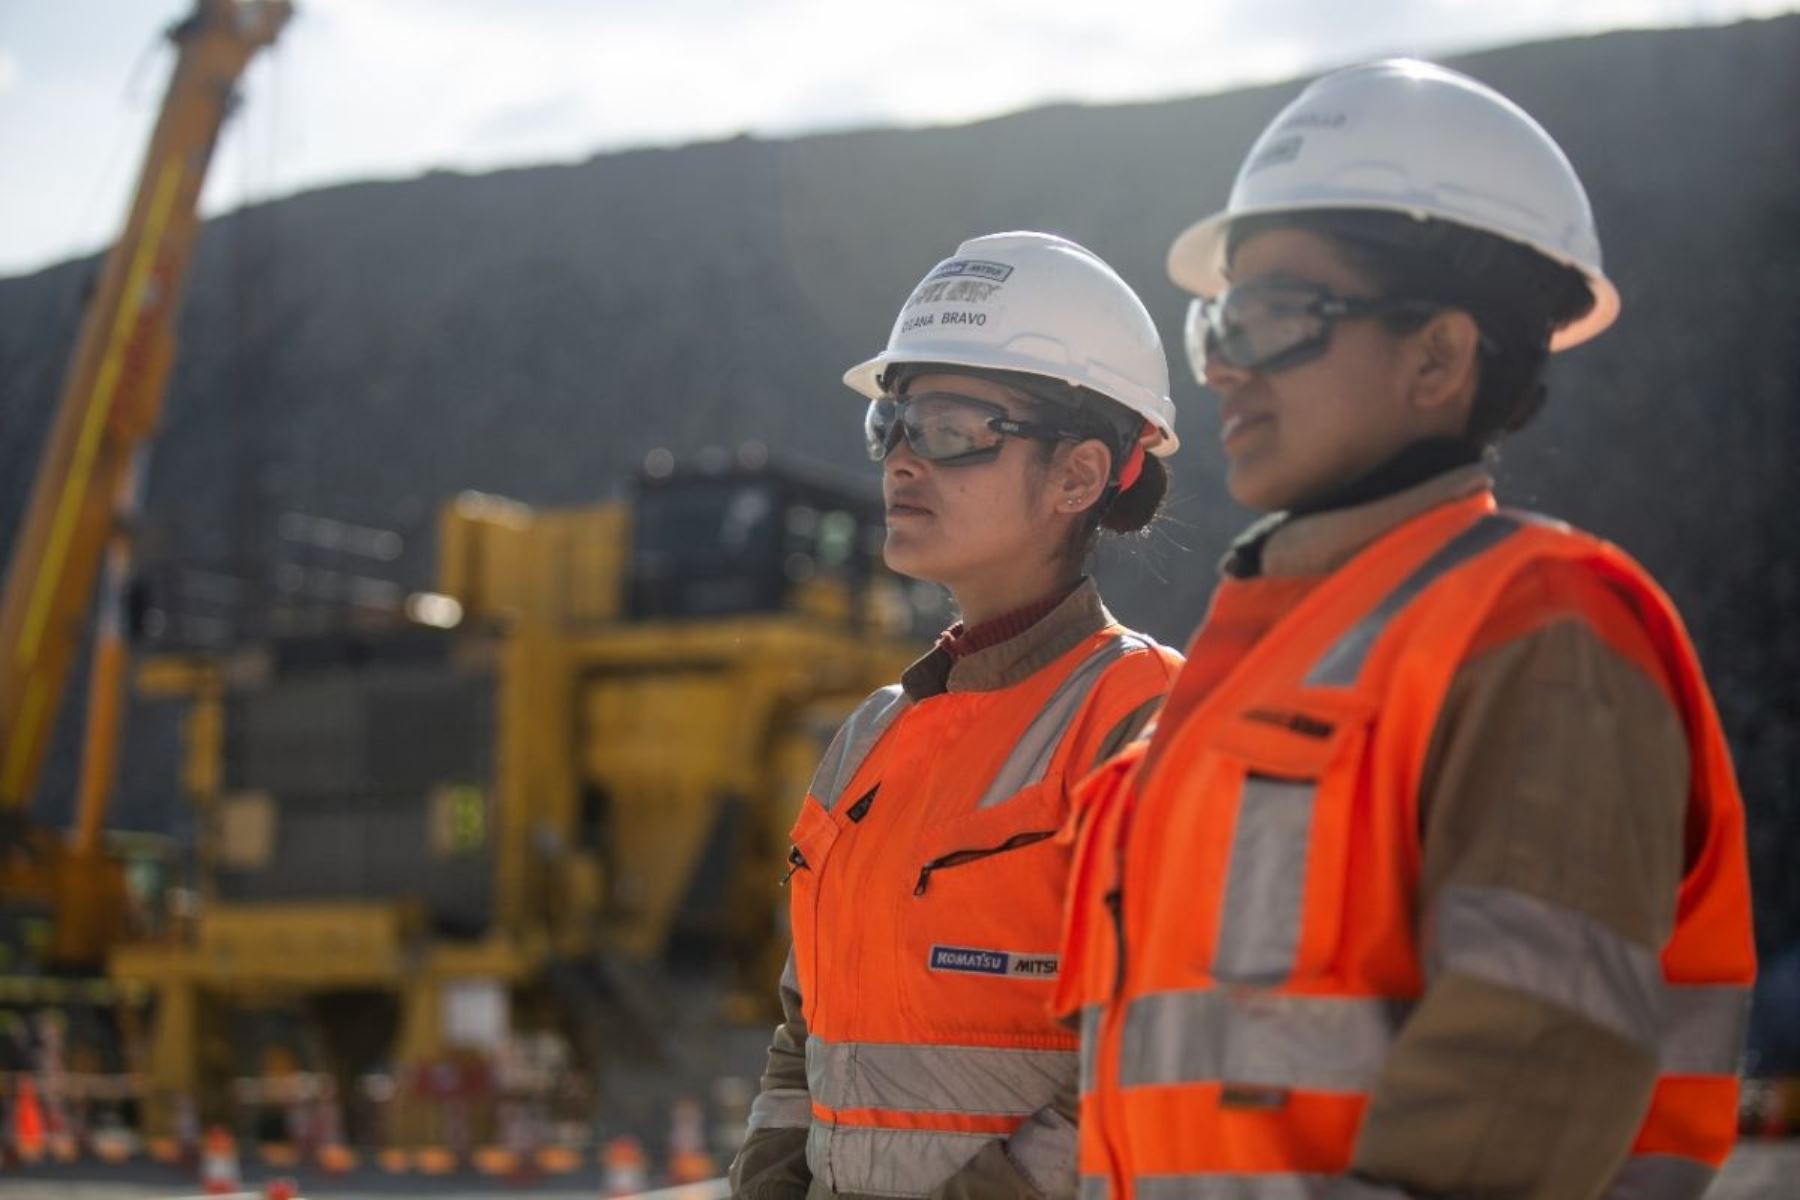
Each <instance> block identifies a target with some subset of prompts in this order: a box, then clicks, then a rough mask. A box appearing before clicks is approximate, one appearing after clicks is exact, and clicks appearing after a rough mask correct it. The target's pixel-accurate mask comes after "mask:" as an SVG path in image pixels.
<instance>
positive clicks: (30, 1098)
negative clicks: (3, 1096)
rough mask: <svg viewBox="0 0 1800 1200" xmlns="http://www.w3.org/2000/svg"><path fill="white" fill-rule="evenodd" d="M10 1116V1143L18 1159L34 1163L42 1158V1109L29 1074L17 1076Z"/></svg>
mask: <svg viewBox="0 0 1800 1200" xmlns="http://www.w3.org/2000/svg"><path fill="white" fill-rule="evenodd" d="M12 1118H13V1119H12V1143H13V1149H14V1151H16V1152H17V1153H18V1155H19V1161H20V1162H24V1163H34V1162H37V1161H39V1160H40V1159H42V1158H43V1157H44V1109H43V1106H42V1105H40V1104H39V1103H38V1098H37V1087H36V1086H35V1085H34V1084H33V1083H32V1082H31V1077H30V1076H29V1075H21V1076H20V1077H19V1087H18V1092H17V1094H16V1095H15V1096H14V1097H13V1114H12Z"/></svg>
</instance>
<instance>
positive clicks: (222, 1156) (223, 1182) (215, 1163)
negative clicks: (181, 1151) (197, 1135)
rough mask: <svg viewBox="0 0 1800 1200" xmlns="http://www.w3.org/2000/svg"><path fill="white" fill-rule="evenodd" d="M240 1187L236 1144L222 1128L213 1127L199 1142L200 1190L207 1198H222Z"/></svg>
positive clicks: (240, 1179) (240, 1180) (241, 1184)
mask: <svg viewBox="0 0 1800 1200" xmlns="http://www.w3.org/2000/svg"><path fill="white" fill-rule="evenodd" d="M242 1186H243V1182H242V1177H241V1176H239V1174H238V1156H237V1144H236V1143H234V1142H233V1141H232V1140H231V1135H230V1134H229V1133H226V1132H225V1130H224V1128H223V1127H222V1126H219V1125H214V1126H213V1127H212V1128H211V1129H208V1130H207V1131H206V1136H205V1137H204V1138H203V1139H201V1142H200V1190H201V1191H202V1192H204V1193H206V1194H207V1195H208V1196H223V1195H225V1194H226V1193H228V1192H235V1191H237V1190H238V1189H239V1188H240V1187H242Z"/></svg>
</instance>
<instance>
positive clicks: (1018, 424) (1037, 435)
mask: <svg viewBox="0 0 1800 1200" xmlns="http://www.w3.org/2000/svg"><path fill="white" fill-rule="evenodd" d="M863 434H864V437H865V438H866V439H867V442H868V447H869V457H870V458H871V459H873V460H875V461H876V462H881V461H883V460H885V459H886V458H887V456H888V455H889V454H891V453H892V452H893V449H894V447H895V446H897V445H899V444H900V439H901V438H902V437H904V438H905V439H906V444H907V445H908V446H910V447H912V452H913V453H914V454H916V455H918V456H919V457H920V458H922V459H924V460H925V461H926V462H931V463H937V464H938V465H939V466H950V467H963V466H974V465H976V464H977V463H984V462H992V461H993V460H994V459H995V458H998V457H999V455H1000V448H1001V446H1002V445H1003V444H1004V443H1005V441H1006V439H1007V438H1009V437H1016V438H1029V439H1031V440H1033V441H1040V442H1060V441H1063V440H1065V439H1067V440H1079V439H1080V438H1081V437H1082V436H1083V435H1082V434H1080V433H1077V432H1076V431H1075V430H1072V429H1068V428H1065V427H1064V426H1061V425H1054V424H1048V423H1045V422H1041V421H1020V420H1017V419H1016V418H1014V417H1013V416H1011V415H1010V414H1009V413H1008V412H1007V411H1006V409H1004V408H1002V407H1001V406H1000V405H998V404H991V403H989V402H988V401H986V400H977V399H975V398H974V397H972V396H961V395H958V394H956V393H955V392H921V393H919V394H917V395H909V396H882V397H880V398H879V399H877V400H873V401H871V402H870V404H869V411H868V413H867V414H866V415H865V416H864V417H863Z"/></svg>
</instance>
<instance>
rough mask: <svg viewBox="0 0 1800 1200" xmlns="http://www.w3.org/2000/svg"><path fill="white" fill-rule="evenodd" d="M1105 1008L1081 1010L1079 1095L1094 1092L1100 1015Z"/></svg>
mask: <svg viewBox="0 0 1800 1200" xmlns="http://www.w3.org/2000/svg"><path fill="white" fill-rule="evenodd" d="M1105 1011H1106V1007H1105V1006H1104V1005H1100V1004H1090V1005H1088V1006H1087V1007H1085V1008H1083V1009H1082V1010H1081V1094H1082V1095H1084V1096H1085V1095H1087V1094H1088V1093H1090V1092H1092V1091H1093V1090H1094V1083H1095V1081H1096V1077H1097V1074H1098V1072H1097V1070H1096V1062H1097V1060H1098V1056H1099V1053H1100V1014H1101V1013H1103V1012H1105Z"/></svg>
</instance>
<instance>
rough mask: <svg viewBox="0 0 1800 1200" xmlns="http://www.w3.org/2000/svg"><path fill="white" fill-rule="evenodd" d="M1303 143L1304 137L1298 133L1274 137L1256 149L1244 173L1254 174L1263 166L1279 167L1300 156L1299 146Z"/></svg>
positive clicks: (1304, 141)
mask: <svg viewBox="0 0 1800 1200" xmlns="http://www.w3.org/2000/svg"><path fill="white" fill-rule="evenodd" d="M1305 143H1306V139H1305V138H1303V137H1301V136H1300V135H1299V134H1295V135H1294V136H1293V137H1284V138H1276V139H1275V140H1274V141H1272V142H1270V143H1269V144H1268V145H1267V146H1264V147H1263V148H1262V149H1261V150H1259V151H1257V154H1256V157H1255V158H1253V159H1251V160H1250V161H1249V163H1247V164H1246V165H1245V167H1244V174H1245V175H1246V176H1248V175H1254V174H1256V173H1257V172H1258V171H1260V170H1262V169H1263V168H1264V167H1279V166H1284V165H1286V164H1287V163H1291V162H1293V161H1294V160H1295V159H1296V158H1299V157H1300V147H1301V146H1303V145H1305Z"/></svg>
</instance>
